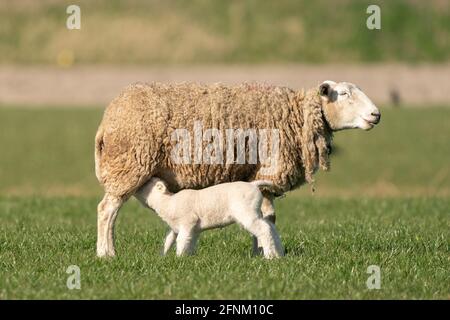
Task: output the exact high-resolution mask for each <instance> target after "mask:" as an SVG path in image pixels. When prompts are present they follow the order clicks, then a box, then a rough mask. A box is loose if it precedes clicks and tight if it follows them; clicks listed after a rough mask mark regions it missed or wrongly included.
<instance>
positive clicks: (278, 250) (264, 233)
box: [243, 218, 284, 259]
mask: <svg viewBox="0 0 450 320" xmlns="http://www.w3.org/2000/svg"><path fill="white" fill-rule="evenodd" d="M243 226H244V228H246V229H247V230H248V231H249V232H251V233H252V234H253V235H254V236H255V237H256V238H257V239H258V242H259V243H260V244H261V246H262V250H263V253H264V257H265V258H267V259H271V258H276V257H281V256H283V255H284V249H283V246H282V244H281V240H280V237H279V235H278V232H277V231H276V229H275V225H274V224H273V223H271V222H269V221H267V220H265V219H262V218H256V219H254V220H253V221H251V222H250V223H245V222H244V223H243Z"/></svg>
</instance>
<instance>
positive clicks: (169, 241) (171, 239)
mask: <svg viewBox="0 0 450 320" xmlns="http://www.w3.org/2000/svg"><path fill="white" fill-rule="evenodd" d="M176 239H177V234H176V233H175V232H174V231H173V230H170V231H169V233H168V234H167V236H166V240H165V241H164V251H163V255H164V256H165V255H166V254H167V252H169V250H170V248H172V246H173V244H174V243H175V240H176Z"/></svg>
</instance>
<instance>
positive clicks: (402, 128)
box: [0, 106, 450, 299]
mask: <svg viewBox="0 0 450 320" xmlns="http://www.w3.org/2000/svg"><path fill="white" fill-rule="evenodd" d="M382 113H383V117H382V122H381V124H380V125H379V126H378V127H377V128H375V129H374V130H373V131H370V132H361V131H353V132H343V133H338V134H337V135H336V139H335V143H336V146H337V148H336V150H337V152H336V154H335V155H334V156H333V159H332V170H331V172H329V173H320V174H318V175H317V176H316V180H317V183H316V189H317V191H316V193H315V194H314V195H312V194H311V192H310V191H309V188H308V187H305V188H303V190H300V191H295V192H292V193H290V194H288V196H287V197H286V198H283V199H280V200H277V202H276V208H277V212H278V228H279V231H280V232H281V234H282V239H283V242H284V244H285V246H286V248H287V251H288V252H287V256H286V257H285V258H284V259H281V260H278V261H265V260H263V259H261V258H252V257H251V255H250V252H251V239H250V236H249V235H248V234H247V233H246V232H244V231H242V230H241V229H239V228H238V227H237V226H232V227H229V228H225V229H223V230H217V231H211V232H208V233H205V234H204V235H203V237H202V238H201V239H200V245H199V251H198V254H197V255H196V256H194V257H186V258H176V257H175V256H174V254H173V252H172V253H171V254H170V255H169V256H167V257H161V256H160V255H159V253H160V249H161V246H162V241H163V237H164V234H165V232H166V227H165V226H164V224H163V223H162V222H161V221H159V219H157V217H155V215H154V214H150V212H148V211H147V210H145V209H143V208H141V207H140V206H139V205H138V204H137V203H136V201H134V200H133V201H130V202H129V203H127V204H126V205H125V207H124V208H123V209H122V211H121V214H120V216H119V218H118V225H117V229H116V231H117V250H118V257H117V258H116V259H113V260H99V259H97V258H96V257H95V241H96V213H95V212H96V205H97V202H98V200H99V197H100V196H101V189H100V187H99V186H98V185H97V182H96V180H95V177H94V170H93V137H94V133H95V130H96V126H97V125H98V123H99V121H100V118H101V110H100V109H76V108H73V109H72V108H66V109H39V108H33V109H27V108H12V107H7V106H4V107H2V108H0V143H1V145H2V149H3V152H2V153H1V155H0V299H7V298H16V299H17V298H18V299H21V298H43V299H47V298H64V299H69V298H85V299H90V298H118V299H123V298H149V299H152V298H163V299H166V298H194V299H199V298H242V299H246V298H262V299H265V298H274V299H283V298H286V299H290V298H375V299H384V298H395V299H397V298H398V299H403V298H439V299H450V162H449V159H450V144H449V137H450V125H449V122H448V121H449V119H450V109H447V108H427V109H408V110H405V109H389V108H385V109H383V110H382ZM69 265H78V266H79V267H80V269H81V290H68V289H67V287H66V280H67V277H68V276H69V275H68V274H66V273H65V271H66V268H67V267H68V266H69ZM369 265H378V266H380V268H381V289H380V290H368V289H367V288H366V280H367V278H368V277H369V276H370V275H369V274H367V273H366V270H367V267H368V266H369Z"/></svg>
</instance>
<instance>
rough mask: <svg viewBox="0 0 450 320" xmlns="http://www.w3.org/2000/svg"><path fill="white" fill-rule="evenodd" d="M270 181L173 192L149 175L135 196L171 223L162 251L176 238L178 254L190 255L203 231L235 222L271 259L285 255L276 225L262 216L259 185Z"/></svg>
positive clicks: (234, 183)
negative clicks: (249, 234) (147, 180)
mask: <svg viewBox="0 0 450 320" xmlns="http://www.w3.org/2000/svg"><path fill="white" fill-rule="evenodd" d="M271 184H272V183H271V182H267V181H252V182H250V183H248V182H229V183H223V184H219V185H216V186H212V187H209V188H205V189H201V190H192V189H185V190H182V191H179V192H178V193H175V194H173V193H170V191H169V190H168V189H167V185H166V184H165V183H164V182H163V181H162V180H161V179H158V178H152V179H150V181H149V182H148V183H146V184H145V185H144V186H143V187H141V188H140V189H139V190H138V191H137V192H136V194H135V196H136V198H137V199H138V200H139V201H140V202H141V203H142V204H143V205H144V206H147V207H149V208H152V209H154V210H155V211H156V213H157V214H158V215H159V216H160V217H161V218H162V219H163V220H164V221H165V222H166V223H167V224H168V225H169V226H170V228H171V231H170V232H169V234H168V235H167V237H166V240H165V244H164V251H163V253H164V254H166V253H167V252H168V251H169V249H170V248H171V247H172V245H173V243H174V242H175V239H176V242H177V255H178V256H180V255H185V254H193V253H194V251H195V246H196V242H197V239H198V236H199V234H200V233H201V232H202V231H204V230H208V229H213V228H220V227H225V226H227V225H230V224H232V223H234V222H237V223H239V224H240V225H241V226H243V227H244V228H245V229H246V230H247V231H249V232H250V233H251V234H253V235H254V236H255V237H256V238H257V239H258V241H259V243H260V244H261V245H262V248H263V252H264V257H265V258H267V259H271V258H276V257H280V256H282V255H283V254H284V250H283V247H282V245H281V241H280V238H279V236H278V233H277V231H276V229H275V226H274V225H273V224H272V223H271V222H269V221H267V220H265V219H263V218H262V213H261V203H262V199H263V196H262V194H261V191H260V190H259V189H258V187H260V186H264V185H271Z"/></svg>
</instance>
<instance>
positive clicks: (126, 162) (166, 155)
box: [95, 83, 332, 198]
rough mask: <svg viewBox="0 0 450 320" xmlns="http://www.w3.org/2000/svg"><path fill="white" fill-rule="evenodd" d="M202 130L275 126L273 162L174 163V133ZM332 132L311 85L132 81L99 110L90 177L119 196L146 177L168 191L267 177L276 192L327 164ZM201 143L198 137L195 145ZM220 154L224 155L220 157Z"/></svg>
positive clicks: (305, 179)
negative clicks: (265, 168) (271, 169)
mask: <svg viewBox="0 0 450 320" xmlns="http://www.w3.org/2000/svg"><path fill="white" fill-rule="evenodd" d="M195 121H202V124H203V129H207V128H216V129H219V130H220V131H222V132H225V130H226V129H230V128H233V129H244V130H246V129H250V128H254V129H278V130H279V134H280V145H279V159H278V167H277V170H276V172H275V173H274V174H273V175H270V176H267V175H262V172H261V164H260V163H258V164H249V163H246V164H205V163H203V164H177V163H175V162H174V160H173V159H172V157H171V151H172V150H173V148H174V147H175V145H176V143H177V141H172V139H171V136H172V133H173V131H174V130H176V129H180V128H185V129H187V130H188V131H189V132H191V136H192V137H193V136H194V122H195ZM331 138H332V131H331V129H330V128H329V126H328V124H327V122H326V121H325V119H324V116H323V113H322V100H321V98H320V96H319V94H318V88H314V89H311V90H309V91H307V92H306V93H305V92H304V91H294V90H292V89H289V88H285V87H276V86H268V85H260V84H242V85H239V86H226V85H222V84H215V85H201V84H192V83H186V84H161V83H151V84H139V83H138V84H133V85H131V86H129V87H127V88H126V89H125V90H124V91H123V92H122V93H121V94H120V95H119V96H118V97H117V98H116V99H114V100H113V101H112V102H111V104H110V105H109V106H108V107H107V109H106V110H105V114H104V117H103V120H102V122H101V124H100V127H99V129H98V132H97V135H96V141H95V162H96V174H97V178H98V179H99V181H100V183H101V184H102V185H103V186H104V188H105V192H106V193H108V194H111V195H114V196H119V197H124V198H127V197H129V196H131V195H132V194H133V193H134V192H135V191H136V190H137V189H138V188H139V187H140V186H141V185H143V184H144V183H145V182H146V181H148V180H149V179H150V178H151V177H152V176H156V177H160V178H161V179H163V180H165V181H166V182H167V184H168V186H169V189H170V190H171V191H173V192H176V191H178V190H180V189H186V188H189V189H200V188H205V187H208V186H212V185H216V184H219V183H224V182H232V181H253V180H270V181H272V182H273V183H274V186H273V187H272V188H271V190H270V192H272V193H274V194H282V193H284V192H286V191H289V190H292V189H294V188H296V187H298V186H300V185H301V184H303V183H305V182H311V181H312V175H313V173H314V172H315V171H316V170H317V169H318V167H319V166H320V167H321V168H322V169H325V170H326V169H328V166H329V161H328V146H329V144H330V142H331ZM207 144H208V142H207V141H204V142H203V147H205V146H206V145H207ZM224 158H225V155H224Z"/></svg>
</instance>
